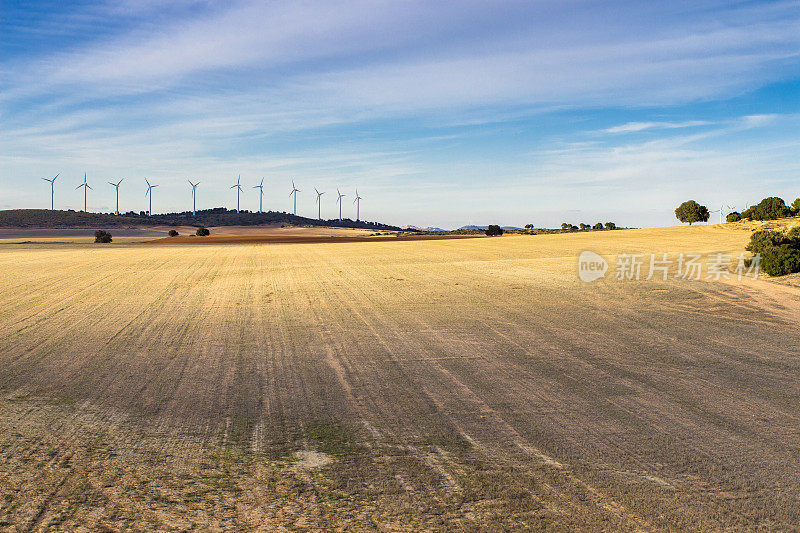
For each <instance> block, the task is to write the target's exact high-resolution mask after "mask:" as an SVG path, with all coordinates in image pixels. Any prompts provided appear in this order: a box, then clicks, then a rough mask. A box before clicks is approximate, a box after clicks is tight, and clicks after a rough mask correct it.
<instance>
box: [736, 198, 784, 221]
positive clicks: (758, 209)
mask: <svg viewBox="0 0 800 533" xmlns="http://www.w3.org/2000/svg"><path fill="white" fill-rule="evenodd" d="M791 214H792V209H791V208H790V207H788V206H787V205H786V204H785V203H784V201H783V198H778V197H777V196H770V197H769V198H764V199H763V200H761V201H760V202H759V203H758V204H757V205H754V206H752V207H750V208H749V209H745V210H744V212H742V218H749V219H752V220H775V219H778V218H785V217H788V216H790V215H791Z"/></svg>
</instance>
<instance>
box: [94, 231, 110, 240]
mask: <svg viewBox="0 0 800 533" xmlns="http://www.w3.org/2000/svg"><path fill="white" fill-rule="evenodd" d="M94 242H111V234H110V233H108V232H107V231H103V230H101V229H99V230H97V231H95V232H94Z"/></svg>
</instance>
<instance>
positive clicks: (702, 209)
mask: <svg viewBox="0 0 800 533" xmlns="http://www.w3.org/2000/svg"><path fill="white" fill-rule="evenodd" d="M709 215H710V213H709V212H708V208H707V207H706V206H704V205H700V204H698V203H697V202H695V201H694V200H688V201H686V202H683V203H682V204H681V205H679V206H678V208H677V209H675V217H677V219H678V220H680V221H681V222H688V223H689V225H690V226H691V225H692V222H706V221H708V217H709Z"/></svg>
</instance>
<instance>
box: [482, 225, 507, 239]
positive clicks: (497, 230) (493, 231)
mask: <svg viewBox="0 0 800 533" xmlns="http://www.w3.org/2000/svg"><path fill="white" fill-rule="evenodd" d="M502 234H503V228H501V227H500V226H498V225H497V224H492V225H490V226H489V227H487V228H486V235H488V236H489V237H494V236H497V235H502Z"/></svg>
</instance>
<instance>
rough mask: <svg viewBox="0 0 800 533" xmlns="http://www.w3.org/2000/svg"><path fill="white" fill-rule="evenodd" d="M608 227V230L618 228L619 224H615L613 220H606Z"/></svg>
mask: <svg viewBox="0 0 800 533" xmlns="http://www.w3.org/2000/svg"><path fill="white" fill-rule="evenodd" d="M606 229H608V230H612V229H617V225H616V224H614V223H613V222H606Z"/></svg>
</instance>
